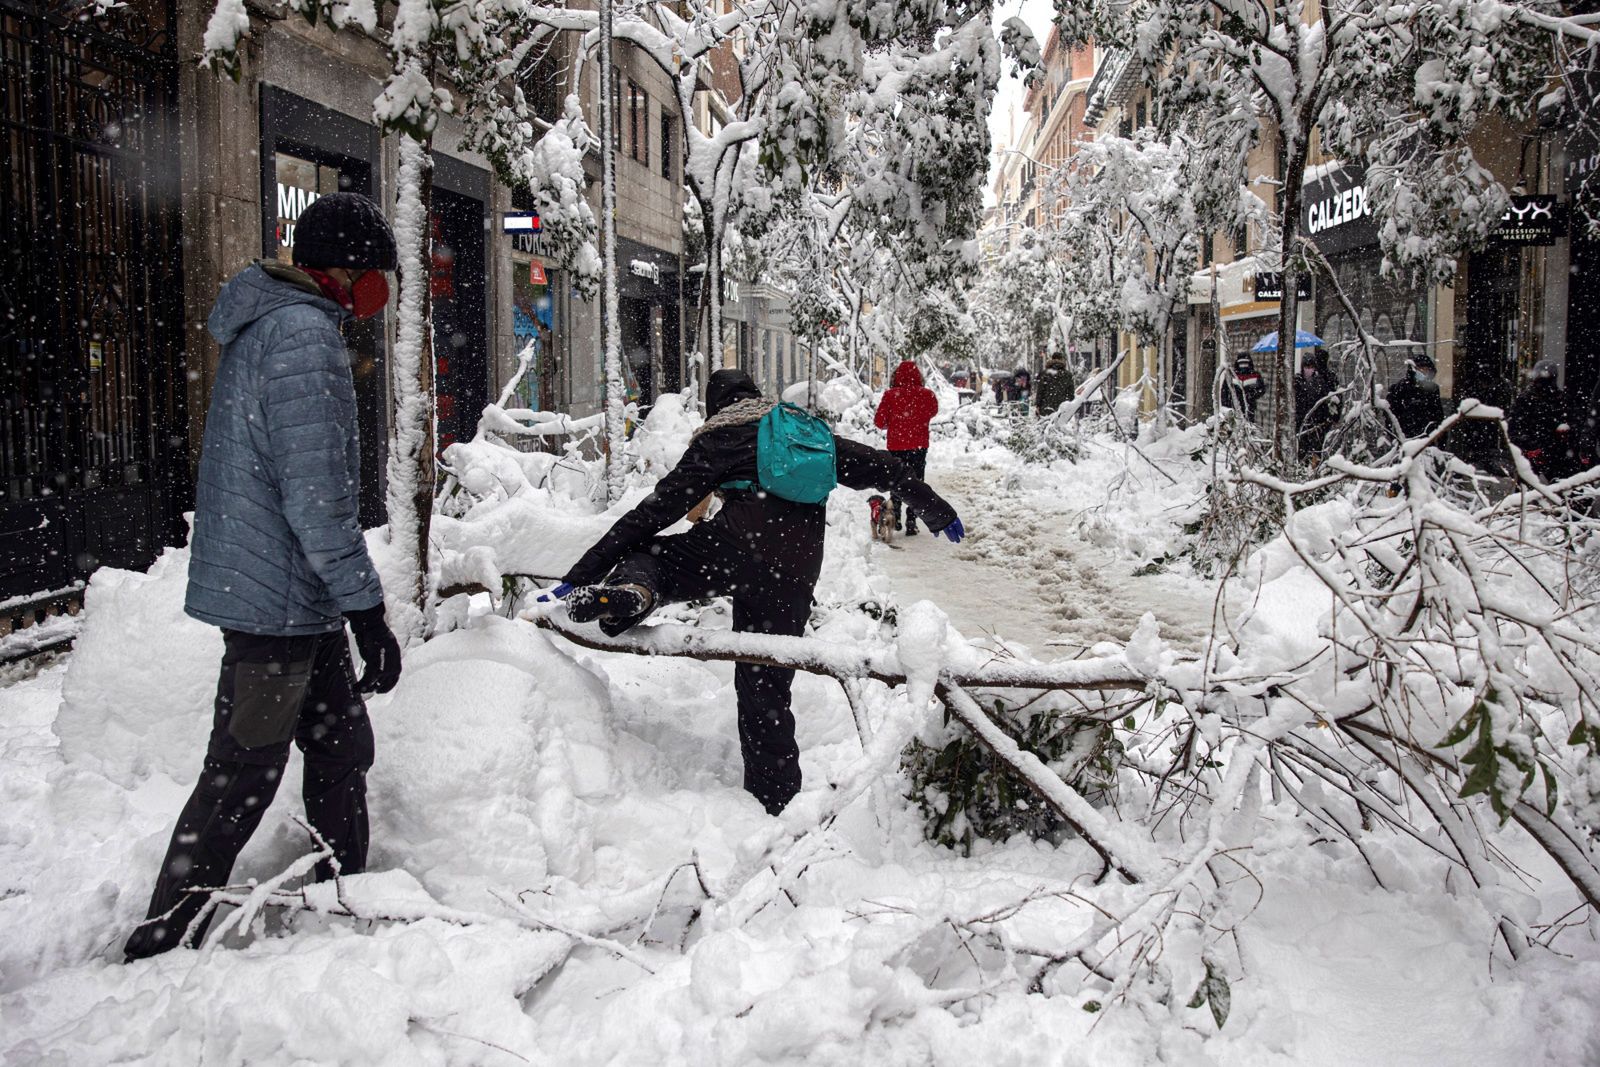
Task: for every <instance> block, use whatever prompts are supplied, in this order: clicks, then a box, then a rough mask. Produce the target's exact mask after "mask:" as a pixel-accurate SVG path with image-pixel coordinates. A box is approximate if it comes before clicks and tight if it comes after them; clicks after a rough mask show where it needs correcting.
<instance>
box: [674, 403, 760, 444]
mask: <svg viewBox="0 0 1600 1067" xmlns="http://www.w3.org/2000/svg"><path fill="white" fill-rule="evenodd" d="M777 406H778V405H777V403H776V402H775V401H772V400H766V399H764V398H762V397H756V396H753V397H749V398H747V399H744V400H739V401H735V402H734V403H732V404H729V405H728V406H727V407H725V408H723V409H722V410H721V411H719V412H717V413H716V414H715V415H713V416H711V417H710V418H709V419H707V420H706V421H705V422H703V423H701V425H700V428H699V429H698V430H696V431H695V432H694V434H693V435H692V436H690V438H689V440H691V441H693V440H694V439H695V438H697V437H699V436H700V435H701V434H703V433H709V432H710V431H712V430H720V429H722V428H723V427H724V426H740V425H743V424H744V423H747V422H760V421H761V419H762V418H763V417H764V416H765V415H766V413H767V412H769V411H771V410H772V409H773V408H775V407H777Z"/></svg>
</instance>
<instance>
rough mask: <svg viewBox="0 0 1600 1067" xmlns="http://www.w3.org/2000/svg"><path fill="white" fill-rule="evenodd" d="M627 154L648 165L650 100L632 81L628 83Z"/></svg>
mask: <svg viewBox="0 0 1600 1067" xmlns="http://www.w3.org/2000/svg"><path fill="white" fill-rule="evenodd" d="M628 154H629V155H630V156H632V157H633V158H634V160H636V161H637V162H639V163H643V164H644V165H645V166H647V167H648V166H649V165H650V98H649V97H648V96H646V95H645V92H644V90H643V89H641V88H639V86H638V85H637V84H636V83H634V82H632V81H630V82H628Z"/></svg>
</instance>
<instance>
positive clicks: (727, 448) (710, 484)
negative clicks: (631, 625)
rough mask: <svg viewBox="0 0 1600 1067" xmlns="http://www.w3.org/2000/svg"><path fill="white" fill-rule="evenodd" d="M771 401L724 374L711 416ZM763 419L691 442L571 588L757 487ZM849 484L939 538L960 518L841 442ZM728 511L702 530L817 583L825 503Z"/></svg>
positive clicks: (592, 552)
mask: <svg viewBox="0 0 1600 1067" xmlns="http://www.w3.org/2000/svg"><path fill="white" fill-rule="evenodd" d="M760 395H761V391H760V389H758V388H757V387H756V385H755V383H754V382H752V381H751V380H750V376H749V375H747V374H745V373H744V372H743V371H738V370H720V371H717V372H716V373H715V374H713V375H712V376H711V380H710V381H709V382H708V383H707V385H706V411H707V413H708V414H710V415H716V414H717V413H718V412H720V411H722V410H723V409H724V408H726V407H728V406H729V405H730V404H733V403H735V402H737V401H739V400H745V399H751V398H758V397H760ZM758 425H759V420H757V421H750V422H739V423H734V424H733V425H729V426H720V427H717V428H715V429H711V430H707V431H705V432H703V433H701V434H699V435H698V436H697V437H695V438H694V440H693V441H691V442H690V444H689V448H688V450H687V451H685V452H684V454H683V458H682V459H680V460H679V461H678V465H677V466H675V467H673V468H672V470H671V471H669V472H667V475H666V476H665V477H664V478H662V479H661V481H659V482H657V483H656V487H655V491H654V492H652V493H651V494H650V495H649V496H647V497H645V498H644V499H643V500H641V501H640V502H639V503H638V504H637V505H635V506H634V508H633V510H631V511H629V512H628V513H627V514H626V515H624V516H622V518H620V519H618V520H617V521H616V522H615V523H614V524H613V525H612V527H611V529H610V530H608V531H607V532H606V534H605V536H604V537H602V538H600V540H599V541H597V542H595V544H594V546H593V547H592V548H590V549H589V551H587V552H585V553H584V554H583V558H582V559H580V560H578V562H577V563H576V564H574V565H573V567H572V569H571V570H570V571H568V572H567V574H566V576H565V578H563V581H566V582H568V583H570V584H572V585H591V584H593V583H595V582H598V581H600V580H601V579H602V578H604V577H605V576H606V575H607V574H608V573H610V571H611V568H613V567H615V566H616V565H617V564H618V563H620V562H621V561H622V558H623V557H624V556H626V555H627V554H628V553H629V552H631V551H633V550H634V549H636V548H639V547H641V546H642V545H644V544H645V543H646V542H647V541H649V540H650V538H652V537H654V536H655V535H656V534H658V533H659V532H661V531H662V530H664V529H666V528H667V527H668V526H671V525H672V524H673V523H675V522H677V521H678V520H679V519H681V518H683V517H684V516H685V515H686V514H688V513H689V511H690V509H691V508H693V507H694V506H695V505H696V504H698V503H699V502H700V501H701V500H703V499H705V497H706V496H707V495H708V494H710V493H712V492H714V491H717V490H718V489H719V488H721V487H722V486H723V484H724V483H727V482H750V483H751V484H754V483H755V482H756V478H757V475H756V429H757V426H758ZM834 445H835V448H836V451H837V456H838V462H837V468H836V471H837V475H838V479H839V484H840V485H843V486H847V487H849V488H851V489H877V490H879V491H881V492H892V493H894V494H895V495H897V496H899V497H900V498H901V499H902V500H905V501H906V502H907V503H909V504H910V506H911V507H912V509H913V510H915V511H916V513H917V515H918V517H919V518H921V519H922V521H923V522H924V523H925V524H926V525H927V527H928V528H929V529H931V530H936V531H937V530H942V529H944V528H945V527H946V526H948V525H949V524H950V523H951V522H953V521H954V520H955V518H956V513H955V510H954V509H953V508H951V507H950V505H949V504H947V503H945V502H944V500H943V499H942V498H941V497H940V496H939V495H938V494H937V493H935V492H934V491H933V490H932V489H930V488H928V486H927V485H926V484H925V483H923V482H921V481H919V480H917V479H916V478H914V477H912V475H911V474H910V472H908V471H907V470H906V468H905V467H904V466H903V465H902V464H901V463H900V461H899V460H897V459H896V458H895V457H894V456H893V454H892V453H889V452H884V451H880V450H879V449H876V448H870V447H868V446H867V445H863V444H860V443H859V442H856V441H851V440H848V439H846V438H843V437H838V436H835V437H834ZM721 491H722V494H723V506H722V509H721V510H720V511H718V512H717V514H716V516H715V517H713V518H711V519H710V520H708V521H707V522H706V523H703V524H702V528H709V529H710V530H711V531H713V532H714V533H715V534H716V535H718V536H720V537H722V538H723V539H724V540H725V541H726V543H727V546H728V551H729V552H742V553H745V554H747V555H749V556H751V557H752V558H754V559H756V560H758V561H760V562H761V563H763V564H764V565H765V566H767V567H768V568H770V569H771V570H773V571H775V572H776V573H778V574H779V575H782V576H783V577H786V578H790V579H792V580H795V581H800V582H805V583H806V584H808V585H810V584H814V583H815V582H816V580H817V578H818V577H819V576H820V575H821V573H822V545H823V538H824V536H825V535H826V532H827V527H828V509H827V505H826V503H823V504H797V503H795V502H794V501H792V500H784V499H783V498H781V497H778V496H774V495H772V494H770V493H764V492H762V491H761V490H759V489H749V490H743V489H722V490H721Z"/></svg>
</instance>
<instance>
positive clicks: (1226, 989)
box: [1201, 961, 1233, 1030]
mask: <svg viewBox="0 0 1600 1067" xmlns="http://www.w3.org/2000/svg"><path fill="white" fill-rule="evenodd" d="M1201 988H1202V989H1204V990H1205V993H1206V1002H1207V1003H1208V1004H1210V1005H1211V1017H1212V1018H1213V1019H1215V1020H1216V1021H1217V1029H1218V1030H1221V1029H1222V1024H1223V1023H1225V1022H1227V1021H1228V1012H1229V1011H1230V1010H1231V1009H1232V1008H1233V987H1231V986H1230V985H1228V979H1227V977H1226V976H1225V975H1224V974H1223V973H1222V972H1221V971H1220V970H1218V969H1217V968H1216V967H1213V966H1212V965H1211V963H1210V961H1207V962H1206V980H1205V981H1204V982H1202V983H1201Z"/></svg>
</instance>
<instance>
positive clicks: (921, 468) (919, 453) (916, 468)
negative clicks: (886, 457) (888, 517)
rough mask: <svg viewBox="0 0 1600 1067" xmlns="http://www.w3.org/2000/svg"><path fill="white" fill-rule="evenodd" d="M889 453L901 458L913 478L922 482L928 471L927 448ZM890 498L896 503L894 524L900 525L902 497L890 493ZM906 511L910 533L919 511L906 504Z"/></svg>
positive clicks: (907, 530)
mask: <svg viewBox="0 0 1600 1067" xmlns="http://www.w3.org/2000/svg"><path fill="white" fill-rule="evenodd" d="M889 454H890V455H892V456H893V457H894V458H895V459H897V460H899V461H900V462H901V464H902V465H903V466H904V467H905V469H906V471H907V472H908V473H910V475H911V476H912V477H913V478H915V479H917V481H919V482H920V481H923V480H924V477H925V476H926V475H927V473H928V450H927V449H926V448H906V449H901V450H900V451H898V452H891V453H889ZM889 500H890V502H891V503H893V504H894V524H895V526H896V527H899V526H900V509H901V507H902V505H901V502H900V498H899V497H897V496H894V495H893V494H890V496H889ZM905 513H906V522H905V530H906V532H907V533H910V532H911V531H912V530H913V529H914V528H915V527H914V524H915V523H916V521H917V513H916V512H915V511H913V510H911V508H910V507H909V506H906V508H905ZM935 532H937V531H935Z"/></svg>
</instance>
